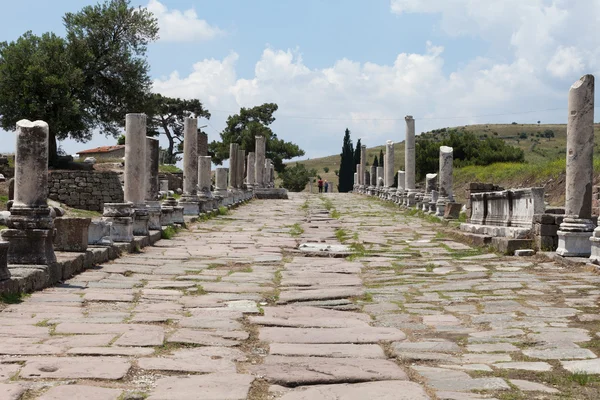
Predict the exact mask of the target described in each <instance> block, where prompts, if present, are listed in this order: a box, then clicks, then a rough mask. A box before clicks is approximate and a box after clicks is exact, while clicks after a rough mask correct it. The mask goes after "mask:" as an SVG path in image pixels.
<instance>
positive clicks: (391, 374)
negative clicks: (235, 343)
mask: <svg viewBox="0 0 600 400" xmlns="http://www.w3.org/2000/svg"><path fill="white" fill-rule="evenodd" d="M250 370H251V371H252V373H253V374H254V375H256V376H260V377H264V378H265V379H266V380H267V381H269V382H271V383H275V384H278V385H283V386H298V385H316V384H325V383H347V382H366V381H375V380H407V379H408V378H407V376H406V373H405V372H404V371H403V370H402V369H401V368H400V367H398V365H396V364H395V363H393V362H391V361H388V360H377V359H367V358H323V357H283V356H267V357H266V358H265V359H264V362H263V364H261V365H257V366H253V367H251V368H250Z"/></svg>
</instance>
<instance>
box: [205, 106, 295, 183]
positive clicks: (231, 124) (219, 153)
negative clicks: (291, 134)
mask: <svg viewBox="0 0 600 400" xmlns="http://www.w3.org/2000/svg"><path fill="white" fill-rule="evenodd" d="M277 109H278V107H277V104H275V103H265V104H263V105H260V106H256V107H253V108H244V107H242V108H241V109H240V113H239V114H235V115H230V116H229V117H228V118H227V126H226V127H225V129H223V131H222V132H221V134H220V135H221V141H220V142H217V141H212V142H211V143H210V144H209V146H208V149H209V152H210V153H211V155H212V156H213V162H214V163H215V164H218V165H220V164H222V163H223V160H226V159H227V158H229V145H230V144H231V143H238V144H239V145H240V149H242V150H246V152H253V151H255V146H256V145H255V138H256V136H264V137H265V142H266V149H267V151H266V157H267V158H270V159H271V161H273V164H274V165H275V170H276V171H277V172H279V173H281V172H283V170H284V169H285V165H284V164H283V160H290V159H292V158H294V157H300V156H303V155H304V150H302V149H301V148H300V147H299V146H298V145H297V144H295V143H292V142H286V141H284V140H281V139H279V138H278V137H277V134H275V132H273V130H271V128H270V125H271V124H272V123H273V122H275V117H273V114H274V113H275V111H277Z"/></svg>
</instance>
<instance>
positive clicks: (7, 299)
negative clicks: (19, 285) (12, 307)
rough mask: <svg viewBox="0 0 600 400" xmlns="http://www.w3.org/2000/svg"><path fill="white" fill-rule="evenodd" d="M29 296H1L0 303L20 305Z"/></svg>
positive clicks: (23, 294) (15, 294)
mask: <svg viewBox="0 0 600 400" xmlns="http://www.w3.org/2000/svg"><path fill="white" fill-rule="evenodd" d="M30 296H31V294H29V293H12V294H3V295H2V296H0V303H3V304H20V303H22V302H24V301H25V299H27V298H28V297H30Z"/></svg>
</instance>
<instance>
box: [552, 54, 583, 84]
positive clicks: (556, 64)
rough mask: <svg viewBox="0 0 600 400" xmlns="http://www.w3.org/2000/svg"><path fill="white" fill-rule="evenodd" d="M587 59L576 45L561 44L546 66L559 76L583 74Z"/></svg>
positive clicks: (554, 74)
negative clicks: (566, 45) (565, 45)
mask: <svg viewBox="0 0 600 400" xmlns="http://www.w3.org/2000/svg"><path fill="white" fill-rule="evenodd" d="M585 67H586V66H585V61H584V58H583V55H582V54H581V51H579V50H578V49H577V48H575V47H572V46H571V47H563V46H560V47H559V48H558V49H557V50H556V53H554V56H553V57H552V58H551V59H550V62H549V63H548V66H547V67H546V68H547V70H548V72H550V73H551V74H552V75H553V76H555V77H557V78H566V77H568V76H573V75H581V74H582V73H583V71H584V70H585Z"/></svg>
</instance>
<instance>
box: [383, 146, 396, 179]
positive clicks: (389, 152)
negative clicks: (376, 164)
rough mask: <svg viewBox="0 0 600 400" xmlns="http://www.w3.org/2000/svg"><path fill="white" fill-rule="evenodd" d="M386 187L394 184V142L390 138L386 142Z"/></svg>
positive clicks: (384, 165)
mask: <svg viewBox="0 0 600 400" xmlns="http://www.w3.org/2000/svg"><path fill="white" fill-rule="evenodd" d="M383 168H385V187H388V188H391V187H393V186H394V142H392V141H391V140H388V141H387V142H386V144H385V162H384V164H383Z"/></svg>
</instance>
